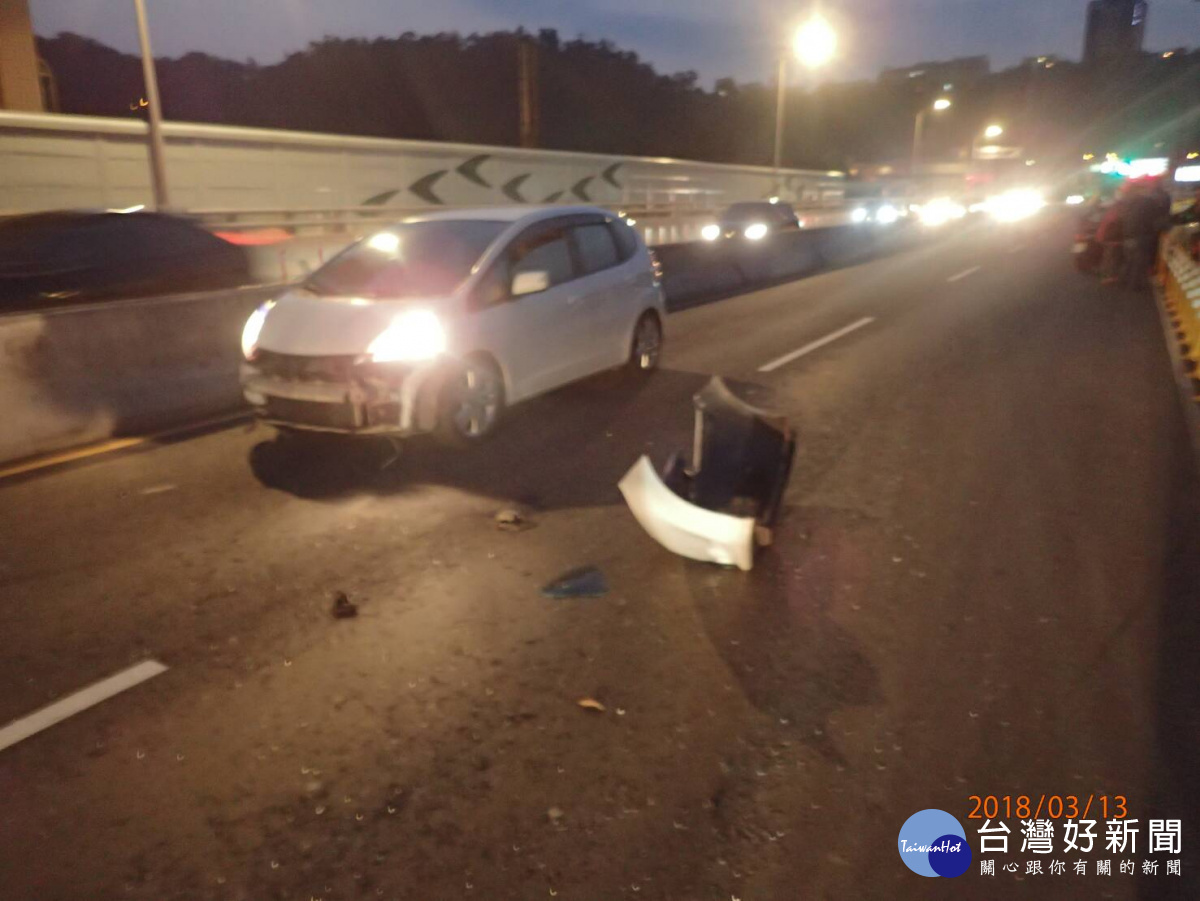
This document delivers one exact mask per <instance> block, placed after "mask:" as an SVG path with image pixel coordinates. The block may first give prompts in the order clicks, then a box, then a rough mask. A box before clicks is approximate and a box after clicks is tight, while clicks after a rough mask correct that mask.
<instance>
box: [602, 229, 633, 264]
mask: <svg viewBox="0 0 1200 901" xmlns="http://www.w3.org/2000/svg"><path fill="white" fill-rule="evenodd" d="M608 228H609V230H610V231H611V232H612V236H613V238H614V239H615V240H616V242H617V253H618V254H619V255H620V258H621V262H625V261H626V260H628V259H629V258H630V257H632V256H633V255H634V254H635V253H637V249H638V236H637V232H635V231H634V230H633V229H632V228H630V227H629V226H628V225H627V224H626V223H625V222H623V221H621V220H618V219H614V220H612V221H611V222H609V223H608Z"/></svg>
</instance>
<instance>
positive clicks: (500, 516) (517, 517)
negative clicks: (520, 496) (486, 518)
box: [495, 508, 534, 532]
mask: <svg viewBox="0 0 1200 901" xmlns="http://www.w3.org/2000/svg"><path fill="white" fill-rule="evenodd" d="M495 519H496V528H498V529H499V530H500V531H502V532H523V531H525V530H526V529H532V528H533V526H534V524H533V523H532V522H530V521H529V520H528V519H526V518H525V515H524V514H523V513H521V511H520V510H515V509H512V508H506V509H504V510H501V511H500V512H499V513H497V514H496V517H495Z"/></svg>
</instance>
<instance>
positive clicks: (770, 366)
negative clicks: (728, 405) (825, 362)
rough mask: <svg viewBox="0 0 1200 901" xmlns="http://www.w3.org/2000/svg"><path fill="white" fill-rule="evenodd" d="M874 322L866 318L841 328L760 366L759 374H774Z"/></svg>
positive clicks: (873, 318)
mask: <svg viewBox="0 0 1200 901" xmlns="http://www.w3.org/2000/svg"><path fill="white" fill-rule="evenodd" d="M874 321H875V317H873V316H864V317H863V318H862V319H860V320H858V322H852V323H850V324H849V325H847V326H846V327H845V328H840V329H838V330H837V331H836V332H831V333H830V334H828V335H826V336H825V337H824V338H818V339H817V340H816V341H813V342H812V343H811V344H805V345H804V346H803V347H801V348H800V349H799V350H793V351H792V352H791V353H790V354H784V355H783V356H782V357H780V358H779V359H778V360H772V361H771V362H770V363H767V364H766V365H765V366H759V367H758V371H759V372H774V371H775V370H776V369H778V368H779V367H780V366H786V365H787V364H788V363H791V362H792V361H793V360H799V359H800V358H801V357H802V356H804V355H805V354H810V353H812V352H813V351H814V350H817V349H819V348H822V347H824V346H825V345H826V344H829V343H831V342H833V341H836V340H837V339H838V338H842V337H844V336H846V335H848V334H850V333H851V332H853V331H855V330H856V329H860V328H862V327H863V326H864V325H870V324H871V323H872V322H874Z"/></svg>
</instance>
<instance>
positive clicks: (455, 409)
mask: <svg viewBox="0 0 1200 901" xmlns="http://www.w3.org/2000/svg"><path fill="white" fill-rule="evenodd" d="M503 412H504V380H503V378H501V376H500V370H499V369H497V368H496V366H495V364H494V363H492V362H491V361H490V360H486V359H483V358H478V357H473V358H469V359H466V360H464V361H462V362H461V363H459V364H457V365H456V366H455V368H454V370H453V371H452V372H451V373H450V375H449V376H448V377H447V379H446V382H445V384H444V385H443V386H442V394H441V404H440V408H439V410H438V424H437V437H438V439H439V440H440V441H441V442H442V443H443V444H447V445H450V446H454V447H471V446H473V445H476V444H479V443H480V442H481V441H483V440H484V439H485V438H487V437H488V436H490V435H491V434H492V432H494V431H495V430H496V425H497V424H498V423H499V421H500V416H501V414H502V413H503Z"/></svg>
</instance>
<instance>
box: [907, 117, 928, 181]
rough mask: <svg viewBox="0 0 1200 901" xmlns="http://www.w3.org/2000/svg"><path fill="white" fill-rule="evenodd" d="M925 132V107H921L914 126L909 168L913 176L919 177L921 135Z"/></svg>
mask: <svg viewBox="0 0 1200 901" xmlns="http://www.w3.org/2000/svg"><path fill="white" fill-rule="evenodd" d="M924 133H925V107H921V110H920V112H918V113H917V121H916V124H915V125H914V126H913V143H912V159H911V160H910V162H909V166H908V170H909V174H910V176H911V177H912V178H916V177H917V164H918V163H919V162H920V159H921V136H922V135H923V134H924Z"/></svg>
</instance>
